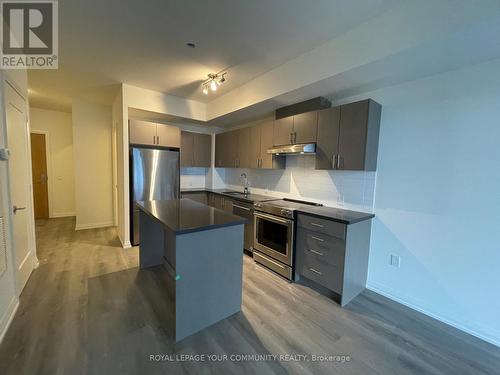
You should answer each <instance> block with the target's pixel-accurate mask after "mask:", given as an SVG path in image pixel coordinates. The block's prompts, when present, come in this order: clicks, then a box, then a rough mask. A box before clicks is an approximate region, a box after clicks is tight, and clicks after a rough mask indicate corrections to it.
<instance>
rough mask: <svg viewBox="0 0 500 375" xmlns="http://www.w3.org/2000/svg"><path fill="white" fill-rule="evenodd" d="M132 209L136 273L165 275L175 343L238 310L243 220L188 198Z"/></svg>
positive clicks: (147, 203)
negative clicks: (135, 213)
mask: <svg viewBox="0 0 500 375" xmlns="http://www.w3.org/2000/svg"><path fill="white" fill-rule="evenodd" d="M137 206H138V207H139V209H140V224H139V228H140V238H141V244H140V248H139V263H140V268H141V269H143V268H148V267H152V266H158V265H163V267H164V268H165V269H166V271H167V274H168V278H167V279H168V285H166V288H167V291H168V293H166V294H167V295H168V296H169V298H170V299H171V301H172V303H171V307H172V318H173V319H172V331H173V335H174V338H175V341H176V342H177V341H180V340H182V339H183V338H185V337H187V336H190V335H192V334H194V333H196V332H198V331H200V330H202V329H204V328H206V327H208V326H210V325H212V324H214V323H216V322H218V321H220V320H222V319H224V318H227V317H228V316H230V315H233V314H235V313H237V312H238V311H240V310H241V291H242V272H243V252H242V250H241V249H242V248H243V227H244V224H245V222H246V220H245V219H244V218H242V217H239V216H235V215H232V214H231V213H228V212H225V211H222V210H219V209H216V208H213V207H209V206H207V205H205V204H203V203H199V202H195V201H193V200H191V199H176V200H165V201H143V202H138V203H137Z"/></svg>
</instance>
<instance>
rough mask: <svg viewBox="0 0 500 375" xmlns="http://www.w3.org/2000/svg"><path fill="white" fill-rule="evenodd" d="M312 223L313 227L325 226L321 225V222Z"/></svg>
mask: <svg viewBox="0 0 500 375" xmlns="http://www.w3.org/2000/svg"><path fill="white" fill-rule="evenodd" d="M311 225H312V226H313V227H318V228H324V225H321V224H316V223H311Z"/></svg>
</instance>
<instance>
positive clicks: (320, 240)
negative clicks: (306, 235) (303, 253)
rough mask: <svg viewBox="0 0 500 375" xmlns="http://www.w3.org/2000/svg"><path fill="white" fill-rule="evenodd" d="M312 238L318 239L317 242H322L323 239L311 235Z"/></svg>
mask: <svg viewBox="0 0 500 375" xmlns="http://www.w3.org/2000/svg"><path fill="white" fill-rule="evenodd" d="M311 238H312V239H313V240H316V241H319V242H324V241H325V240H324V239H322V238H319V237H315V236H311Z"/></svg>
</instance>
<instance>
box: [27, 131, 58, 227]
mask: <svg viewBox="0 0 500 375" xmlns="http://www.w3.org/2000/svg"><path fill="white" fill-rule="evenodd" d="M31 134H43V135H44V136H45V162H46V163H47V195H48V197H47V199H48V201H49V218H52V217H53V213H54V208H53V207H52V204H53V202H52V159H51V155H50V133H49V131H48V130H34V129H30V140H31ZM30 154H31V142H30ZM30 160H31V158H30ZM31 168H32V169H31V175H32V176H33V165H31ZM31 182H32V183H33V179H32V180H31ZM33 199H34V198H33ZM33 203H34V202H33ZM33 214H35V210H34V206H33Z"/></svg>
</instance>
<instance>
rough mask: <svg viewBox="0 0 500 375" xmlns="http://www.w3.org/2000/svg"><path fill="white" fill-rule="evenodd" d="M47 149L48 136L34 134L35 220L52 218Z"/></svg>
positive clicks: (32, 145) (32, 150)
mask: <svg viewBox="0 0 500 375" xmlns="http://www.w3.org/2000/svg"><path fill="white" fill-rule="evenodd" d="M47 149H48V134H46V133H42V132H32V133H31V165H32V176H33V200H34V202H33V203H34V214H35V219H48V218H49V216H50V212H49V187H48V181H49V177H48V163H47V155H48V152H47Z"/></svg>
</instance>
